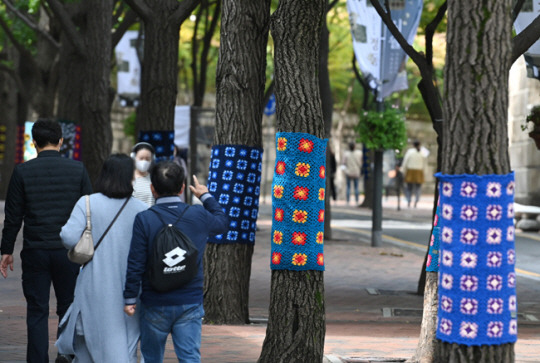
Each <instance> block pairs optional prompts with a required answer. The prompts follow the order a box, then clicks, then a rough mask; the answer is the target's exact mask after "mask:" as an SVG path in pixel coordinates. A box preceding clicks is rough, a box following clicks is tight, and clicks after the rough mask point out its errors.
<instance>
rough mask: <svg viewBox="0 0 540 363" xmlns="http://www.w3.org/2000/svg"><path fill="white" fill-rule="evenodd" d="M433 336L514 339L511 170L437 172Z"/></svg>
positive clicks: (496, 341) (470, 341)
mask: <svg viewBox="0 0 540 363" xmlns="http://www.w3.org/2000/svg"><path fill="white" fill-rule="evenodd" d="M436 176H437V177H438V178H439V180H440V186H439V188H440V195H441V199H440V207H441V218H440V220H439V222H440V228H441V230H440V233H441V234H440V236H441V256H440V261H441V262H440V266H439V292H438V293H439V309H438V322H437V338H438V339H440V340H442V341H445V342H448V343H457V344H463V345H468V346H472V345H475V346H479V345H500V344H506V343H513V342H515V341H516V339H517V301H516V274H515V261H516V253H515V247H514V224H513V218H514V173H510V174H507V175H483V176H479V175H443V174H440V173H439V174H436Z"/></svg>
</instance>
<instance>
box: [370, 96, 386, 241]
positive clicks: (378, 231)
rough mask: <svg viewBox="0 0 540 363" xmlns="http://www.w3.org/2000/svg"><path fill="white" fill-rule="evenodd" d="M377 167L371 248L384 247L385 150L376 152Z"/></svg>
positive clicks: (379, 104)
mask: <svg viewBox="0 0 540 363" xmlns="http://www.w3.org/2000/svg"><path fill="white" fill-rule="evenodd" d="M379 95H380V91H379V92H377V97H376V100H377V101H376V106H377V111H378V112H383V110H384V104H383V100H382V98H379ZM374 161H375V167H374V170H373V213H372V215H371V247H380V246H381V245H382V183H383V181H382V166H383V150H381V149H377V150H375V160H374Z"/></svg>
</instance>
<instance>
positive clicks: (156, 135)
mask: <svg viewBox="0 0 540 363" xmlns="http://www.w3.org/2000/svg"><path fill="white" fill-rule="evenodd" d="M140 141H144V142H147V143H149V144H151V145H152V146H153V147H154V149H155V150H156V160H155V161H156V162H160V161H163V160H171V159H172V158H173V155H174V130H173V131H139V142H140Z"/></svg>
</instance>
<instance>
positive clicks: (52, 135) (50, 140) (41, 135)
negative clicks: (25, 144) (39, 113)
mask: <svg viewBox="0 0 540 363" xmlns="http://www.w3.org/2000/svg"><path fill="white" fill-rule="evenodd" d="M61 138H62V127H61V126H60V124H59V123H58V122H57V121H54V120H52V119H49V118H39V119H38V120H37V121H36V122H35V123H34V126H32V139H34V141H35V142H36V144H37V146H38V147H39V148H44V147H45V146H47V145H49V144H51V145H58V143H59V142H60V139H61Z"/></svg>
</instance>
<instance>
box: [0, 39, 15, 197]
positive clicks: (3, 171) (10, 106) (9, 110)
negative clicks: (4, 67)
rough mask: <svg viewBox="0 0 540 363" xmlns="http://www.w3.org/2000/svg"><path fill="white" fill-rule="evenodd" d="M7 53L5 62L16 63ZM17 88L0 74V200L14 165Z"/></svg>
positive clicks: (10, 53)
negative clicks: (0, 137)
mask: <svg viewBox="0 0 540 363" xmlns="http://www.w3.org/2000/svg"><path fill="white" fill-rule="evenodd" d="M4 52H5V53H7V57H6V58H7V60H10V61H13V63H17V62H16V61H15V59H13V58H14V53H15V52H14V51H13V49H12V48H7V50H6V49H4ZM4 52H3V53H4ZM16 89H17V86H16V84H15V82H14V81H13V79H12V78H11V76H10V75H9V74H7V73H6V72H0V115H2V118H1V119H0V128H1V133H2V134H3V135H4V137H5V139H4V140H5V141H4V142H3V146H4V150H3V151H2V152H1V153H2V158H1V159H0V199H3V200H5V199H6V192H7V187H8V184H9V179H10V178H11V173H12V172H13V166H14V164H15V147H16V141H17V123H18V122H17V120H18V115H17V111H18V99H17V98H18V95H19V94H18V92H16V91H14V90H16Z"/></svg>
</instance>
